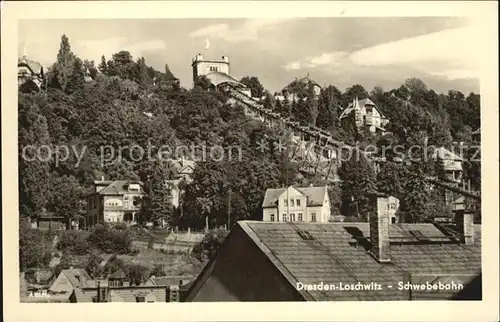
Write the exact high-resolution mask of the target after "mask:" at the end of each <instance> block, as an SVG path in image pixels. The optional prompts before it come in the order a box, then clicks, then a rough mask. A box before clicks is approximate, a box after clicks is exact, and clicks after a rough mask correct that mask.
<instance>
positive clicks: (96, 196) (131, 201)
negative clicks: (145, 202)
mask: <svg viewBox="0 0 500 322" xmlns="http://www.w3.org/2000/svg"><path fill="white" fill-rule="evenodd" d="M144 196H145V192H144V188H143V183H142V182H139V181H128V180H116V181H109V180H104V177H102V178H101V180H96V181H94V192H93V193H92V194H90V195H89V196H88V197H87V229H88V228H91V227H93V226H95V225H96V224H97V223H103V222H106V223H117V222H129V223H133V222H136V220H137V218H136V214H137V213H138V212H139V210H140V200H141V199H142V198H143V197H144Z"/></svg>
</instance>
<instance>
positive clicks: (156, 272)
mask: <svg viewBox="0 0 500 322" xmlns="http://www.w3.org/2000/svg"><path fill="white" fill-rule="evenodd" d="M166 275H167V274H166V273H165V265H163V264H155V265H154V266H153V269H152V270H151V273H150V274H149V277H151V276H156V277H158V276H166Z"/></svg>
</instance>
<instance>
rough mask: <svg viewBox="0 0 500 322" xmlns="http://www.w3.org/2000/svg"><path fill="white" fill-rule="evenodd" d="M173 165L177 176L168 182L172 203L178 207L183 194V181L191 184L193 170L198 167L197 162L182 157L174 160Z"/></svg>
mask: <svg viewBox="0 0 500 322" xmlns="http://www.w3.org/2000/svg"><path fill="white" fill-rule="evenodd" d="M172 167H173V170H174V172H175V178H174V179H172V180H167V182H166V183H167V185H168V188H169V190H170V198H171V203H172V205H173V206H174V207H175V208H178V207H179V206H180V199H181V195H182V188H181V182H184V183H185V184H190V183H191V182H192V181H193V172H194V169H195V167H196V162H195V161H191V160H186V159H184V158H181V159H180V160H178V161H175V162H173V164H172Z"/></svg>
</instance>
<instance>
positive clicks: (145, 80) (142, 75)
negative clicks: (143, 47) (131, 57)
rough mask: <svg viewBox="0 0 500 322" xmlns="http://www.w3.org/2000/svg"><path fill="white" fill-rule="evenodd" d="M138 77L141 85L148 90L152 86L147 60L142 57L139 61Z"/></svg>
mask: <svg viewBox="0 0 500 322" xmlns="http://www.w3.org/2000/svg"><path fill="white" fill-rule="evenodd" d="M137 75H138V77H139V79H138V82H139V85H140V86H141V87H142V88H144V89H147V88H149V86H151V84H152V79H151V78H150V77H149V73H148V66H147V65H146V60H145V59H144V57H141V58H139V59H138V60H137Z"/></svg>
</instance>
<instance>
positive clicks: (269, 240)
mask: <svg viewBox="0 0 500 322" xmlns="http://www.w3.org/2000/svg"><path fill="white" fill-rule="evenodd" d="M455 220H456V222H455V224H454V225H438V224H432V223H420V224H392V223H391V221H390V219H389V216H388V213H387V211H386V208H385V202H384V201H383V200H379V199H378V197H377V196H375V197H374V211H373V213H372V214H371V216H370V222H367V223H361V222H337V223H286V224H283V223H276V222H258V221H239V222H238V223H237V225H236V226H235V227H234V228H233V229H232V230H231V232H230V234H229V235H228V237H227V238H226V239H225V240H224V242H223V244H222V245H221V246H220V248H219V249H218V251H217V254H216V255H215V256H214V257H213V258H212V259H211V260H210V262H209V263H208V264H207V265H206V266H205V268H204V270H203V271H202V272H201V274H200V275H199V276H198V278H197V279H196V280H195V281H194V282H193V284H192V286H191V288H190V289H189V291H188V294H187V295H186V300H185V301H186V302H224V301H259V302H262V301H382V300H432V299H434V300H450V299H462V300H464V299H469V300H481V298H482V282H481V227H480V225H474V223H473V221H472V215H471V214H469V213H465V212H462V213H461V215H459V216H456V217H455ZM457 259H459V260H457ZM427 282H428V283H430V284H438V283H442V284H446V285H448V286H447V287H446V289H441V290H432V291H422V290H415V289H414V290H411V291H410V290H409V289H408V288H406V289H405V288H404V287H405V285H409V284H419V285H420V284H426V283H427ZM340 284H343V285H344V288H343V289H340ZM319 285H322V286H323V287H325V286H326V287H327V288H323V289H320V286H319ZM334 285H335V286H336V288H335V289H333V288H330V286H334ZM346 285H349V286H354V285H359V287H361V288H362V289H354V287H352V288H351V289H349V290H348V289H347V288H346Z"/></svg>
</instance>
